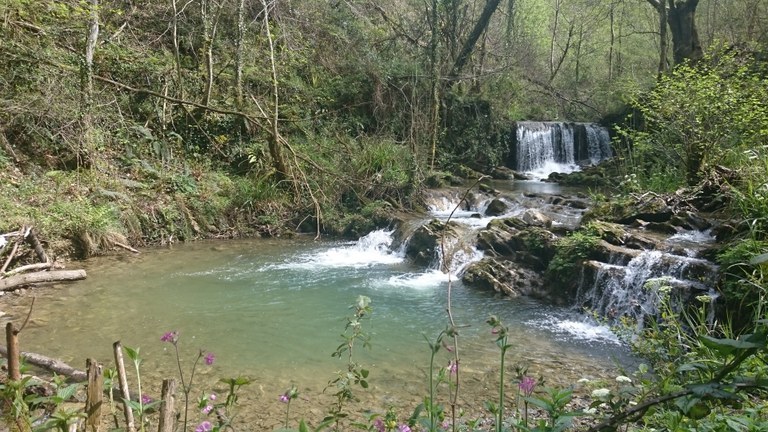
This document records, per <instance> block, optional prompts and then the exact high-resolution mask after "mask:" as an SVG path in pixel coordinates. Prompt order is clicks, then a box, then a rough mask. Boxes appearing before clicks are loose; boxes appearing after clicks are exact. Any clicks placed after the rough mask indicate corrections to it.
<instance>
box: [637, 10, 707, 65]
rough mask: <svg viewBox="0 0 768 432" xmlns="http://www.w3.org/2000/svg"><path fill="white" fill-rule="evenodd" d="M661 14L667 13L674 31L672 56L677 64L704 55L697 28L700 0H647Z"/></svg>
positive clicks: (669, 23)
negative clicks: (696, 18) (665, 4)
mask: <svg viewBox="0 0 768 432" xmlns="http://www.w3.org/2000/svg"><path fill="white" fill-rule="evenodd" d="M647 1H648V3H650V4H651V5H652V6H653V7H654V8H656V10H657V11H658V12H659V15H663V14H666V16H667V24H668V25H669V29H670V30H671V32H672V58H673V60H674V62H675V64H680V63H683V62H684V61H686V60H690V61H694V62H695V61H697V60H699V59H701V58H702V57H703V56H704V51H703V49H702V48H701V41H700V40H699V33H698V31H697V30H696V20H695V17H696V7H697V6H698V5H699V0H666V1H667V3H668V4H669V6H668V7H664V1H663V0H647Z"/></svg>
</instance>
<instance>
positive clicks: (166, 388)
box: [157, 378, 176, 432]
mask: <svg viewBox="0 0 768 432" xmlns="http://www.w3.org/2000/svg"><path fill="white" fill-rule="evenodd" d="M175 393H176V380H175V379H173V378H171V379H165V380H163V393H162V396H161V397H162V398H163V402H162V404H161V405H160V423H159V425H158V427H157V432H173V426H174V424H175V421H174V417H175V415H174V414H175V412H174V406H173V404H174V400H175Z"/></svg>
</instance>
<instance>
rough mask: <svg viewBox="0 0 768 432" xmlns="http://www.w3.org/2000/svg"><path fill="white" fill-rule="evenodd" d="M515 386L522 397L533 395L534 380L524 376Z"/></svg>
mask: <svg viewBox="0 0 768 432" xmlns="http://www.w3.org/2000/svg"><path fill="white" fill-rule="evenodd" d="M517 386H518V388H519V389H520V391H521V392H523V394H524V395H526V396H530V395H531V393H533V388H534V387H536V380H535V379H533V378H531V377H529V376H524V377H523V379H522V380H521V381H520V384H518V385H517Z"/></svg>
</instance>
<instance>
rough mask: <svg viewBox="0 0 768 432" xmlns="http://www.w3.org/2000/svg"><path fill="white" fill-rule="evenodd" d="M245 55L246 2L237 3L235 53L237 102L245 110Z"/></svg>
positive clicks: (238, 107) (241, 0) (238, 106)
mask: <svg viewBox="0 0 768 432" xmlns="http://www.w3.org/2000/svg"><path fill="white" fill-rule="evenodd" d="M244 55H245V0H238V1H237V48H236V51H235V101H236V103H237V109H238V110H241V109H243V61H244Z"/></svg>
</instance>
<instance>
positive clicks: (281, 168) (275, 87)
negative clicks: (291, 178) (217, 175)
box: [261, 0, 288, 178]
mask: <svg viewBox="0 0 768 432" xmlns="http://www.w3.org/2000/svg"><path fill="white" fill-rule="evenodd" d="M261 4H262V6H263V7H264V29H265V31H266V32H267V41H268V42H269V61H270V65H271V66H272V93H273V94H272V96H273V98H274V99H273V103H274V106H273V107H272V118H271V119H270V126H271V135H272V136H271V138H270V140H269V154H270V156H272V161H273V162H274V164H275V170H277V172H278V176H280V177H281V178H284V177H285V176H287V175H288V164H287V163H286V162H285V157H284V156H283V149H282V144H281V142H280V130H279V128H278V120H279V117H280V115H279V109H280V93H279V90H280V87H279V81H278V80H277V66H276V64H275V63H276V60H275V44H274V42H273V40H272V28H271V26H270V25H269V6H268V5H267V0H261Z"/></svg>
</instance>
